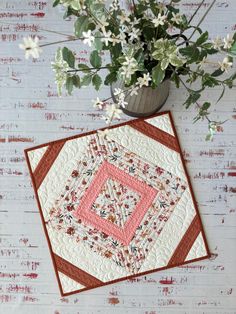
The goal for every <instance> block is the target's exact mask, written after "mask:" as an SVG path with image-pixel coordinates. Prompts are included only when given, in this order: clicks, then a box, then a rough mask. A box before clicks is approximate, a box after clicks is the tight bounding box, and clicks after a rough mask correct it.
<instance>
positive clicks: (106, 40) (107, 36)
mask: <svg viewBox="0 0 236 314" xmlns="http://www.w3.org/2000/svg"><path fill="white" fill-rule="evenodd" d="M102 34H103V38H101V41H102V42H104V43H105V46H108V44H109V41H110V42H112V38H111V35H112V33H111V31H108V32H106V30H105V27H103V28H102Z"/></svg>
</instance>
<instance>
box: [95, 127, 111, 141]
mask: <svg viewBox="0 0 236 314" xmlns="http://www.w3.org/2000/svg"><path fill="white" fill-rule="evenodd" d="M97 133H98V136H99V137H101V138H104V139H105V138H107V135H108V133H109V129H105V130H97Z"/></svg>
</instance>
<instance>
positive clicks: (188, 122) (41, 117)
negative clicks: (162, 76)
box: [0, 0, 236, 314]
mask: <svg viewBox="0 0 236 314" xmlns="http://www.w3.org/2000/svg"><path fill="white" fill-rule="evenodd" d="M199 2H200V0H199V1H189V0H188V1H186V0H183V1H182V7H183V8H184V9H185V11H186V13H187V14H188V15H190V14H191V12H192V11H193V10H194V9H195V8H196V5H197V4H199ZM210 2H211V1H206V5H205V6H204V7H203V8H202V9H201V10H200V14H202V13H203V12H204V10H206V8H207V6H209V4H210ZM61 15H62V13H61V12H60V11H59V10H58V9H52V1H50V0H44V1H43V0H42V1H38V0H27V1H26V0H25V1H18V0H8V1H7V0H2V1H1V2H0V313H4V314H5V313H6V314H8V313H20V314H21V313H24V314H25V313H30V314H31V313H34V314H36V313H45V314H48V313H54V314H67V313H68V314H69V313H70V314H74V313H86V314H87V313H108V314H110V313H122V314H123V313H142V314H160V313H175V314H180V313H190V314H195V313H199V314H200V313H202V314H203V313H214V314H219V313H220V314H233V313H236V298H235V295H236V270H235V265H236V241H235V240H236V199H235V195H236V194H235V193H236V182H235V181H236V180H235V179H236V158H235V157H236V156H235V155H236V154H235V153H236V149H235V145H236V144H235V140H236V127H235V119H236V89H235V88H234V89H232V90H230V91H227V92H226V94H225V97H224V98H223V100H222V101H221V102H220V103H219V104H218V105H217V107H214V112H213V114H212V117H214V118H218V119H221V120H225V119H229V121H228V122H227V123H225V124H224V125H223V126H222V128H221V131H220V132H219V134H217V135H216V136H215V138H214V140H213V142H205V140H204V138H205V134H206V132H207V124H206V123H205V122H203V123H201V122H200V123H197V124H195V125H193V124H192V118H193V117H194V116H195V114H196V108H194V106H193V107H192V108H190V109H189V110H188V111H186V110H185V109H184V107H183V106H182V103H183V100H184V99H185V98H186V93H185V91H184V90H176V89H175V88H174V87H173V86H172V88H171V95H170V97H169V98H168V101H167V103H166V105H165V108H164V109H170V110H171V111H172V113H173V115H174V119H175V124H176V126H177V131H178V134H179V137H180V141H181V145H182V149H183V151H184V156H185V160H186V163H187V167H188V170H189V173H190V176H191V180H192V183H193V188H194V191H195V194H196V197H197V200H198V204H199V207H200V212H201V216H202V219H203V223H204V226H205V230H206V235H207V238H208V241H209V245H210V249H211V252H212V258H211V260H206V261H204V262H198V263H195V264H190V265H187V266H184V267H179V268H175V269H171V270H167V271H161V272H158V273H155V274H151V275H148V276H144V277H139V278H137V279H134V280H130V281H124V282H121V283H118V284H114V285H109V286H105V287H102V288H98V289H94V290H92V291H86V292H84V293H81V294H77V295H74V296H70V297H66V298H62V297H60V294H59V289H58V286H57V281H56V277H55V274H54V270H53V266H52V262H51V259H50V254H49V249H48V247H47V243H46V239H45V236H44V233H43V228H42V225H41V221H40V216H39V211H38V208H37V205H36V201H35V199H34V196H33V189H32V186H31V183H30V177H29V173H28V169H27V166H26V162H25V159H24V156H23V150H24V149H25V148H27V147H30V146H34V145H36V144H39V143H43V142H47V141H50V140H54V139H58V138H62V137H67V136H70V135H73V134H78V133H80V132H85V131H88V130H92V129H95V128H97V127H102V126H104V122H103V121H102V120H100V115H101V113H100V112H98V111H95V109H94V108H93V107H92V105H91V99H93V98H95V97H96V96H98V95H99V97H100V98H103V97H107V96H108V95H109V93H110V91H109V89H108V88H103V89H102V90H101V91H100V92H99V93H96V92H95V91H94V90H93V89H92V88H87V89H83V90H80V91H76V92H75V93H74V94H73V96H71V97H66V96H63V97H61V98H58V97H57V93H56V86H55V84H54V74H53V72H52V70H51V69H50V62H51V61H52V60H53V56H54V52H55V48H56V47H50V48H48V49H44V53H43V55H42V56H41V58H40V59H38V60H36V61H32V60H30V61H26V60H25V59H24V56H23V52H22V51H20V50H19V49H18V44H19V42H21V40H22V38H23V36H26V35H32V34H37V35H38V36H39V38H40V40H41V41H42V42H44V43H45V42H49V41H51V40H57V39H63V38H64V37H61V36H59V35H55V34H53V33H48V32H42V31H41V32H39V27H41V28H44V29H53V30H57V31H58V30H59V31H61V32H65V33H67V34H69V33H71V31H72V28H71V25H72V24H71V22H70V21H68V22H63V21H62V18H61ZM198 17H199V16H197V18H198ZM197 18H196V20H197ZM8 23H9V24H8ZM235 23H236V1H233V0H225V1H223V0H221V1H216V4H215V6H214V8H213V9H212V11H211V13H210V14H209V16H208V17H207V20H206V21H205V22H204V24H203V27H205V28H207V29H208V31H209V33H210V36H211V37H215V36H216V35H221V36H224V35H225V34H226V33H232V32H234V31H235V30H236V24H235ZM70 47H71V48H73V49H76V50H77V51H78V54H77V57H78V58H79V60H84V61H86V60H87V59H88V52H87V50H86V47H85V46H83V45H82V44H80V43H77V42H76V43H73V44H70ZM219 93H220V91H218V90H216V89H214V91H212V90H211V91H208V92H207V94H206V95H205V96H204V97H205V98H206V99H211V98H212V99H216V97H217V94H219ZM124 119H128V117H125V116H124Z"/></svg>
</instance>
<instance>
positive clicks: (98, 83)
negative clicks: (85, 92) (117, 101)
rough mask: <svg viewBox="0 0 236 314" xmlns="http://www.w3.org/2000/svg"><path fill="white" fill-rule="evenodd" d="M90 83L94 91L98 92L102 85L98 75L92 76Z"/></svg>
mask: <svg viewBox="0 0 236 314" xmlns="http://www.w3.org/2000/svg"><path fill="white" fill-rule="evenodd" d="M92 83H93V86H94V87H95V89H96V90H99V88H100V87H101V85H102V79H101V77H100V76H99V75H98V74H94V76H93V78H92Z"/></svg>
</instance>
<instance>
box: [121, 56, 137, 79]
mask: <svg viewBox="0 0 236 314" xmlns="http://www.w3.org/2000/svg"><path fill="white" fill-rule="evenodd" d="M125 60H126V61H124V62H123V63H122V67H121V72H120V73H121V75H122V76H124V78H125V81H127V80H129V79H130V78H131V75H132V74H134V73H135V71H136V70H137V61H136V60H135V59H134V58H133V57H132V58H129V57H125Z"/></svg>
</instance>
